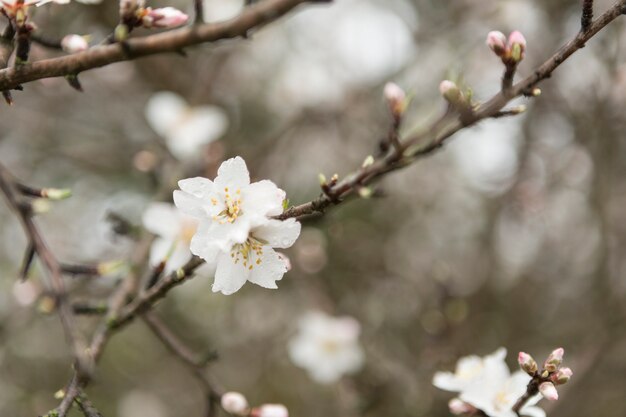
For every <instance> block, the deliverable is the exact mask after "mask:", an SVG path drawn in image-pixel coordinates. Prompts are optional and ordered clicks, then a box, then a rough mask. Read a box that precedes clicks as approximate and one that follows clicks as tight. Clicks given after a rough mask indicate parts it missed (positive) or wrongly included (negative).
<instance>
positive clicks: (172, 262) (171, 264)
mask: <svg viewBox="0 0 626 417" xmlns="http://www.w3.org/2000/svg"><path fill="white" fill-rule="evenodd" d="M190 259H191V252H190V251H189V248H188V247H187V245H185V244H184V243H183V242H181V241H178V242H176V247H175V248H174V250H173V251H172V254H171V255H170V257H169V259H168V260H167V263H166V264H165V271H164V272H165V274H170V273H172V272H174V271H176V270H177V269H179V268H182V267H183V266H184V265H185V264H186V263H187V262H188V261H189V260H190Z"/></svg>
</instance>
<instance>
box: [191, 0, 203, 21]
mask: <svg viewBox="0 0 626 417" xmlns="http://www.w3.org/2000/svg"><path fill="white" fill-rule="evenodd" d="M193 12H194V17H193V18H194V23H195V24H200V23H204V1H203V0H193Z"/></svg>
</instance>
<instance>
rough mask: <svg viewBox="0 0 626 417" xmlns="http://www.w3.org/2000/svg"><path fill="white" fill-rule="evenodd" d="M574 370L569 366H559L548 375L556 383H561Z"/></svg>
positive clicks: (569, 376)
mask: <svg viewBox="0 0 626 417" xmlns="http://www.w3.org/2000/svg"><path fill="white" fill-rule="evenodd" d="M573 374H574V372H572V370H571V369H570V368H560V369H559V370H558V371H556V373H554V374H552V375H551V376H550V380H551V381H552V382H553V383H554V384H556V385H563V384H565V383H567V381H569V379H570V378H571V377H572V375H573Z"/></svg>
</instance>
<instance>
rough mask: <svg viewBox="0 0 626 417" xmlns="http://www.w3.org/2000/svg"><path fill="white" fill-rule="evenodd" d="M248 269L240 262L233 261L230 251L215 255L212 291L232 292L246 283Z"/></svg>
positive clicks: (228, 293)
mask: <svg viewBox="0 0 626 417" xmlns="http://www.w3.org/2000/svg"><path fill="white" fill-rule="evenodd" d="M248 274H249V270H248V268H246V267H244V266H243V264H242V262H241V261H239V262H238V263H235V262H234V261H233V258H231V256H230V253H227V252H221V253H220V254H219V255H218V257H217V269H216V271H215V281H214V282H213V292H221V293H222V294H224V295H230V294H233V293H235V292H237V291H239V289H240V288H241V287H243V284H245V283H246V281H247V279H248Z"/></svg>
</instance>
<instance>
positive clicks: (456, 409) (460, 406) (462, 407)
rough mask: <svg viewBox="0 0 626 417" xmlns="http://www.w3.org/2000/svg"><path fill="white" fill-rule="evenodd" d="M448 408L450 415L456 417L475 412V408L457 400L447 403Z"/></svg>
mask: <svg viewBox="0 0 626 417" xmlns="http://www.w3.org/2000/svg"><path fill="white" fill-rule="evenodd" d="M448 408H449V409H450V412H451V413H452V414H454V415H457V416H458V415H461V414H470V413H473V412H475V411H476V408H475V407H473V406H472V405H470V404H468V403H466V402H465V401H462V400H460V399H458V398H453V399H451V400H450V401H449V402H448Z"/></svg>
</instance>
